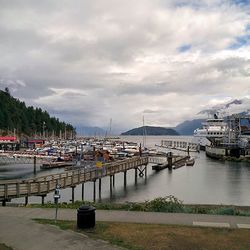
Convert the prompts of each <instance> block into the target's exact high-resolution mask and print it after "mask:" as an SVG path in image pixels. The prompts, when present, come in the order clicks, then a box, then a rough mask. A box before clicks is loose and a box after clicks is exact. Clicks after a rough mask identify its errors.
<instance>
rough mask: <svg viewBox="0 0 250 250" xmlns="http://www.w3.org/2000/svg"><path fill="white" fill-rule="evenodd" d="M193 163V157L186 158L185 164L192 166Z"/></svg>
mask: <svg viewBox="0 0 250 250" xmlns="http://www.w3.org/2000/svg"><path fill="white" fill-rule="evenodd" d="M194 163H195V160H194V158H190V159H188V160H186V166H193V165H194Z"/></svg>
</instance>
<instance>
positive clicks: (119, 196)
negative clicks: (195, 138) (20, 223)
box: [0, 136, 250, 206]
mask: <svg viewBox="0 0 250 250" xmlns="http://www.w3.org/2000/svg"><path fill="white" fill-rule="evenodd" d="M169 138H171V137H169V136H165V137H164V136H147V138H146V145H147V146H148V147H155V145H160V143H161V140H164V139H169ZM120 139H121V140H124V141H132V142H137V143H142V142H143V138H142V137H141V136H126V137H125V136H124V137H120ZM178 139H180V140H191V137H182V136H181V137H178ZM175 153H178V154H182V155H183V154H184V155H185V154H187V153H186V152H181V151H179V152H175ZM191 156H193V157H194V158H195V164H194V166H184V167H181V168H179V169H176V170H172V171H169V170H168V169H164V170H162V171H159V172H156V171H154V170H152V169H151V166H152V165H148V172H147V178H146V179H145V177H138V180H137V184H136V185H135V172H134V170H133V169H132V170H129V171H128V173H127V186H126V188H124V185H123V173H120V174H116V175H115V185H114V189H113V192H112V196H110V189H109V187H110V186H109V185H110V184H109V177H105V178H103V179H102V192H101V194H100V195H99V194H98V186H97V185H98V182H97V183H96V190H97V201H98V200H102V201H110V200H112V201H114V202H126V201H134V202H139V201H145V200H152V199H154V198H156V197H164V196H168V195H174V196H175V197H177V198H178V199H180V200H182V201H183V202H184V203H185V204H227V205H231V204H233V205H244V206H250V194H249V190H250V163H247V162H233V161H218V160H213V159H211V158H208V157H206V155H205V152H200V153H197V152H195V153H193V152H192V153H191ZM56 171H57V172H58V171H63V169H53V170H47V171H41V170H40V169H38V170H37V172H36V173H34V172H33V165H4V166H0V179H14V178H22V179H25V178H31V177H34V176H42V175H48V174H49V173H51V172H56ZM84 190H85V191H84V199H85V200H88V201H92V200H93V183H92V182H89V183H86V184H85V188H84ZM81 191H82V186H81V185H79V186H77V187H76V188H75V200H81V195H82V193H81ZM71 192H72V190H71V189H70V188H68V189H65V190H61V199H60V202H70V199H71ZM48 201H51V202H53V193H50V194H48V195H47V197H46V198H45V202H48ZM12 202H14V203H24V198H19V199H13V200H12ZM29 202H31V203H40V202H41V198H40V197H30V198H29Z"/></svg>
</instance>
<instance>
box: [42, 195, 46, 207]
mask: <svg viewBox="0 0 250 250" xmlns="http://www.w3.org/2000/svg"><path fill="white" fill-rule="evenodd" d="M45 197H46V195H42V205H44V198H45Z"/></svg>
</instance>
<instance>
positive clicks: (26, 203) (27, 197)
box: [24, 196, 29, 206]
mask: <svg viewBox="0 0 250 250" xmlns="http://www.w3.org/2000/svg"><path fill="white" fill-rule="evenodd" d="M28 201H29V196H25V203H24V204H25V206H27V205H28Z"/></svg>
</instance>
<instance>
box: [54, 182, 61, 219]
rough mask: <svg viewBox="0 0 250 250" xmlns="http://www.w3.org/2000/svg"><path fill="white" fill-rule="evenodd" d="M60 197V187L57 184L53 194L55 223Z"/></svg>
mask: <svg viewBox="0 0 250 250" xmlns="http://www.w3.org/2000/svg"><path fill="white" fill-rule="evenodd" d="M60 197H61V195H60V185H59V184H58V183H57V184H56V189H55V193H54V201H55V204H56V215H55V223H56V221H57V211H58V200H59V199H60Z"/></svg>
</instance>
